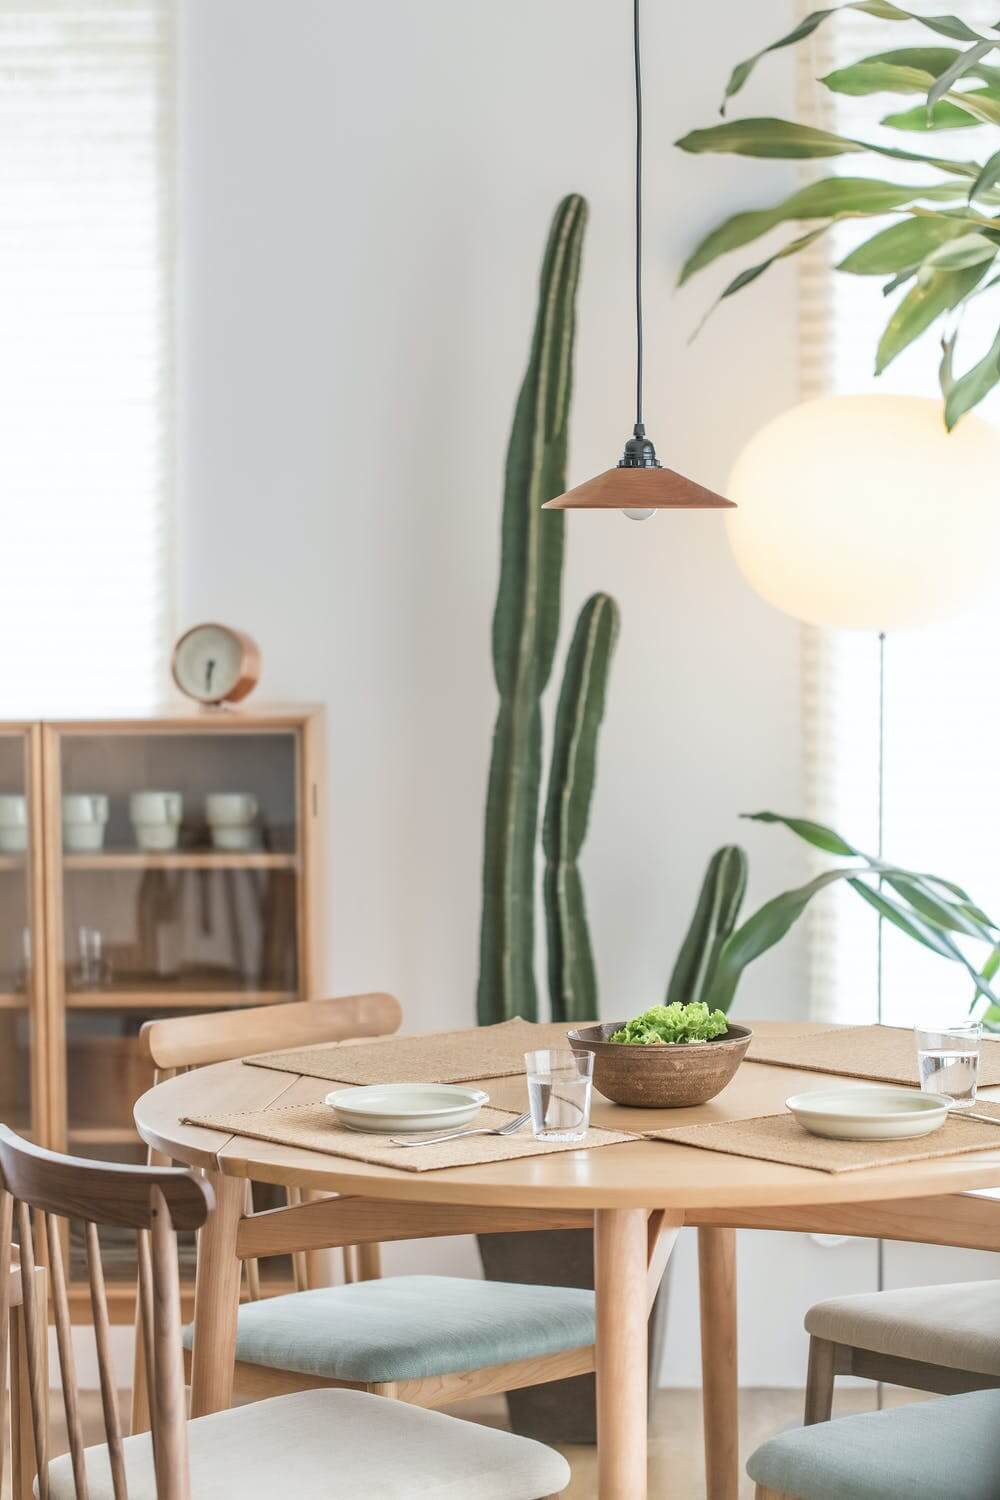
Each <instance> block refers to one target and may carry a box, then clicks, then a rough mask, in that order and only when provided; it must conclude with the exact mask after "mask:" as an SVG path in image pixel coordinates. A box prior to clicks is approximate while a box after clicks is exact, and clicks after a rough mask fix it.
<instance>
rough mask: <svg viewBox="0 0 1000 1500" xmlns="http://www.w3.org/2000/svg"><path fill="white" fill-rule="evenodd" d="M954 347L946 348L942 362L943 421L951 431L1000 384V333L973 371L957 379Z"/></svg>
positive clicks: (967, 371) (999, 332)
mask: <svg viewBox="0 0 1000 1500" xmlns="http://www.w3.org/2000/svg"><path fill="white" fill-rule="evenodd" d="M952 347H953V345H949V346H948V347H947V349H946V353H945V358H944V360H942V366H943V367H945V365H946V368H943V369H942V378H941V389H942V391H943V392H944V397H945V403H944V422H945V426H946V427H947V429H948V431H949V432H950V431H951V430H952V428H953V427H954V426H955V424H956V423H957V422H958V420H959V418H961V417H964V416H965V413H966V412H967V411H971V410H972V408H973V407H974V406H978V405H979V403H980V401H982V399H983V397H984V396H987V395H989V393H990V391H991V390H992V389H993V387H994V386H995V385H996V384H997V383H998V382H1000V331H998V332H997V336H996V338H995V339H994V340H993V343H992V345H991V347H990V350H989V352H988V353H987V354H984V355H983V358H982V359H981V360H979V362H978V364H974V365H973V366H972V369H971V370H966V372H965V374H964V375H959V376H957V377H954V376H952V373H951V351H952Z"/></svg>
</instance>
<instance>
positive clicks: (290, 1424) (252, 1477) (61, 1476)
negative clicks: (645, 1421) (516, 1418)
mask: <svg viewBox="0 0 1000 1500" xmlns="http://www.w3.org/2000/svg"><path fill="white" fill-rule="evenodd" d="M188 1441H189V1447H190V1454H191V1493H192V1500H275V1497H276V1496H278V1497H287V1500H369V1497H371V1500H375V1497H376V1496H377V1497H378V1500H469V1497H470V1496H473V1495H474V1496H475V1497H476V1500H539V1497H540V1496H547V1495H556V1494H558V1493H559V1492H560V1491H561V1490H564V1489H565V1488H566V1486H567V1484H568V1483H569V1478H570V1473H569V1467H568V1465H567V1463H566V1461H565V1459H563V1458H561V1457H560V1455H559V1454H558V1453H554V1452H553V1451H552V1449H551V1448H546V1447H544V1446H543V1445H542V1444H541V1443H535V1442H532V1441H530V1440H529V1439H527V1438H519V1437H513V1436H512V1435H511V1434H510V1433H509V1432H498V1431H496V1430H494V1429H492V1428H489V1427H479V1426H477V1425H476V1424H475V1423H473V1422H462V1421H460V1420H459V1419H458V1418H457V1417H447V1416H445V1415H444V1414H443V1413H442V1412H436V1411H423V1410H422V1409H421V1408H419V1407H416V1406H407V1405H405V1404H404V1403H403V1402H401V1401H390V1400H388V1399H386V1398H385V1397H383V1396H368V1395H365V1394H364V1393H363V1392H361V1391H332V1390H327V1391H303V1392H300V1393H298V1394H296V1395H293V1396H276V1397H275V1398H274V1399H273V1400H271V1401H257V1402H254V1403H253V1404H252V1405H250V1406H238V1407H235V1408H234V1409H233V1410H232V1411H224V1412H217V1413H216V1414H215V1415H214V1416H210V1417H198V1418H197V1419H196V1420H195V1421H193V1422H191V1423H189V1425H188ZM125 1455H126V1457H125V1463H126V1470H127V1474H128V1492H129V1500H156V1480H155V1476H154V1473H153V1457H152V1450H151V1447H150V1442H149V1437H148V1435H147V1434H143V1435H142V1436H139V1437H134V1438H126V1439H125ZM87 1477H88V1481H89V1487H90V1500H113V1496H114V1492H113V1490H112V1486H111V1471H110V1469H109V1467H108V1459H107V1449H106V1448H104V1447H103V1446H101V1447H99V1448H88V1449H87ZM49 1486H50V1495H51V1497H52V1500H75V1491H74V1488H73V1473H72V1469H71V1467H70V1460H69V1456H68V1455H67V1456H65V1457H63V1458H57V1459H55V1460H54V1461H53V1463H51V1464H50V1465H49Z"/></svg>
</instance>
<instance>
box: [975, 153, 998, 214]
mask: <svg viewBox="0 0 1000 1500" xmlns="http://www.w3.org/2000/svg"><path fill="white" fill-rule="evenodd" d="M995 182H1000V151H994V153H993V155H992V156H991V157H990V159H989V161H987V162H985V163H984V165H983V168H982V171H981V172H980V173H979V176H978V177H977V178H976V180H975V182H974V183H973V184H972V186H971V187H970V189H969V202H970V203H971V202H972V200H973V198H978V197H979V196H980V194H981V193H985V192H986V191H987V190H988V189H989V188H991V187H992V186H993V184H994V183H995Z"/></svg>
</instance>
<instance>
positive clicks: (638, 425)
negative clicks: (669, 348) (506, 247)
mask: <svg viewBox="0 0 1000 1500" xmlns="http://www.w3.org/2000/svg"><path fill="white" fill-rule="evenodd" d="M632 42H633V50H634V53H635V435H636V437H642V435H643V433H644V431H645V429H644V428H643V425H642V59H641V56H640V51H639V0H633V4H632Z"/></svg>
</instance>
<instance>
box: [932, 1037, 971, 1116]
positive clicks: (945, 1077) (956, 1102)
mask: <svg viewBox="0 0 1000 1500" xmlns="http://www.w3.org/2000/svg"><path fill="white" fill-rule="evenodd" d="M917 1061H918V1063H919V1065H920V1087H921V1088H922V1089H926V1090H928V1091H929V1092H930V1093H932V1094H947V1096H948V1098H949V1099H950V1100H951V1102H952V1106H953V1108H955V1109H962V1108H968V1107H969V1106H970V1105H972V1104H975V1102H976V1080H977V1078H978V1077H979V1048H978V1047H973V1048H972V1049H971V1050H970V1051H968V1052H955V1051H938V1050H934V1049H930V1050H925V1049H923V1048H919V1049H918V1051H917Z"/></svg>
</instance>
